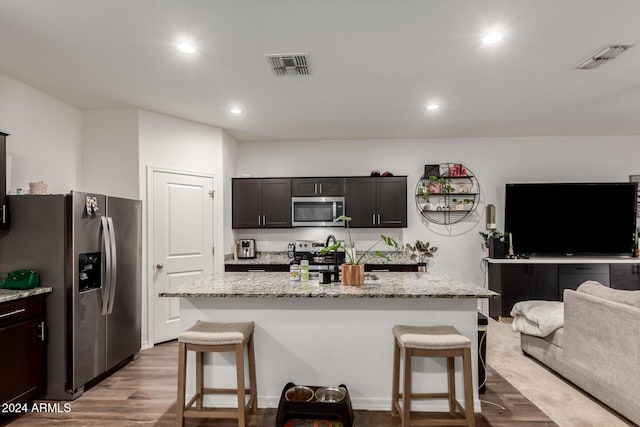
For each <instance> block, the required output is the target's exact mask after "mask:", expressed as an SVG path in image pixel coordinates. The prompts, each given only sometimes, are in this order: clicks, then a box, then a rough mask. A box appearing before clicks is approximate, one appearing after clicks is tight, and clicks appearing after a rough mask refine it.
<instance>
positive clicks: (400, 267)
mask: <svg viewBox="0 0 640 427" xmlns="http://www.w3.org/2000/svg"><path fill="white" fill-rule="evenodd" d="M224 271H238V272H262V271H289V264H225V266H224ZM364 271H367V272H372V273H382V272H387V271H392V272H411V271H418V266H417V265H416V264H365V265H364Z"/></svg>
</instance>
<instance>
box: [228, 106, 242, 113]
mask: <svg viewBox="0 0 640 427" xmlns="http://www.w3.org/2000/svg"><path fill="white" fill-rule="evenodd" d="M229 112H230V113H233V114H242V113H244V110H243V109H242V108H238V107H233V108H229Z"/></svg>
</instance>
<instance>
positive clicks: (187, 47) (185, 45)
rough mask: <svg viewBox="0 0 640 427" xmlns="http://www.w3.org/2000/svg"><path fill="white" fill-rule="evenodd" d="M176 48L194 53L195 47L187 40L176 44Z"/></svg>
mask: <svg viewBox="0 0 640 427" xmlns="http://www.w3.org/2000/svg"><path fill="white" fill-rule="evenodd" d="M178 50H179V51H180V52H183V53H188V54H189V55H191V54H193V53H196V48H195V47H193V45H191V44H190V43H187V42H183V43H180V44H179V45H178Z"/></svg>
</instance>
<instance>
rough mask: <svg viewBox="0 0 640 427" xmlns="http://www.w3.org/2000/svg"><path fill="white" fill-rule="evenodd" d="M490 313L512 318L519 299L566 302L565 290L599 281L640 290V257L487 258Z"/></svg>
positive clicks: (608, 284)
mask: <svg viewBox="0 0 640 427" xmlns="http://www.w3.org/2000/svg"><path fill="white" fill-rule="evenodd" d="M487 261H488V264H489V269H488V281H489V289H490V290H492V291H495V292H498V293H499V294H500V297H497V298H490V299H489V316H490V317H492V318H493V319H496V320H498V319H499V318H500V317H509V316H510V312H511V308H512V307H513V305H514V304H515V303H516V302H519V301H526V300H533V299H540V300H549V301H562V295H563V293H564V290H565V289H577V288H578V286H580V284H581V283H583V282H585V281H587V280H595V281H598V282H600V283H602V284H603V285H606V286H610V287H612V288H616V289H626V290H640V259H639V258H615V257H598V258H596V257H580V258H572V257H566V258H547V257H544V258H542V257H541V258H536V257H532V258H528V259H522V258H521V259H492V258H489V259H487Z"/></svg>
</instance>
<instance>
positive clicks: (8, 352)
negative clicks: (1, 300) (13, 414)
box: [0, 296, 46, 403]
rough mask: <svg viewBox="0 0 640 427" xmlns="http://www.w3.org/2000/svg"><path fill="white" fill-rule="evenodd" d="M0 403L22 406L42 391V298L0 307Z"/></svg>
mask: <svg viewBox="0 0 640 427" xmlns="http://www.w3.org/2000/svg"><path fill="white" fill-rule="evenodd" d="M0 315H2V316H3V317H2V322H0V349H2V351H0V378H2V381H0V403H6V402H15V403H25V402H28V401H30V400H32V399H34V398H36V397H39V396H41V395H42V394H43V393H44V391H45V387H46V382H45V381H46V380H45V378H46V376H45V341H44V336H43V334H44V329H45V320H44V319H45V318H44V296H36V297H31V298H26V299H24V300H18V301H14V302H10V303H5V304H2V305H0Z"/></svg>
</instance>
